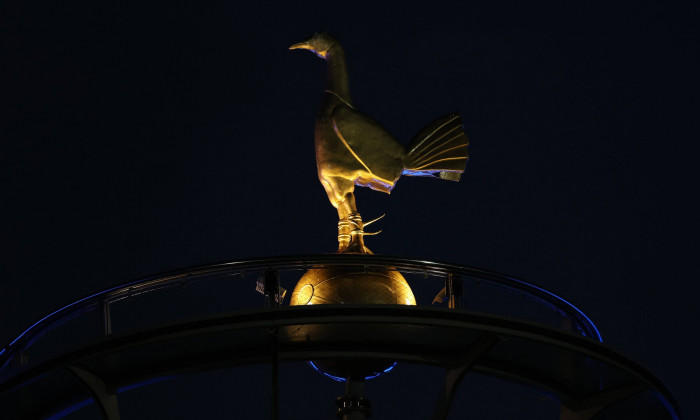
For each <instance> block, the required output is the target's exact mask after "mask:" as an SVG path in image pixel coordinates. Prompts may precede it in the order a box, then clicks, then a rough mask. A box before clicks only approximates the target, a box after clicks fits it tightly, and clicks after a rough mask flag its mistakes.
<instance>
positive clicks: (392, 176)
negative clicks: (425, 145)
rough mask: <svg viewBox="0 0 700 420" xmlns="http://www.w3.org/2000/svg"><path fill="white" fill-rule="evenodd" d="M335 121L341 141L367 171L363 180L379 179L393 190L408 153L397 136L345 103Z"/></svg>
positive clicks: (334, 115)
mask: <svg viewBox="0 0 700 420" xmlns="http://www.w3.org/2000/svg"><path fill="white" fill-rule="evenodd" d="M331 124H332V125H333V131H334V132H335V134H336V136H337V137H338V140H339V141H340V142H342V143H343V144H344V146H345V147H346V149H347V152H348V153H350V154H351V155H352V156H353V157H354V158H355V159H356V160H357V161H358V162H359V163H360V164H361V165H362V167H363V168H364V169H365V170H366V172H367V173H366V174H363V177H362V178H363V179H362V180H359V182H360V183H363V184H364V183H367V181H370V180H375V181H377V182H380V183H381V184H384V185H385V187H386V186H388V187H389V190H390V189H391V187H393V184H394V183H395V182H396V180H397V179H398V178H399V176H401V172H402V171H403V157H404V154H405V149H404V147H403V146H402V145H401V144H400V143H399V142H398V141H397V140H396V138H394V136H393V135H391V133H389V132H388V131H387V130H386V129H385V128H384V127H382V126H381V125H380V124H379V123H378V122H376V121H375V120H374V119H372V118H371V117H369V116H367V115H366V114H364V113H362V112H361V111H358V110H357V109H354V108H351V107H349V106H347V105H345V104H341V105H338V106H336V107H335V108H334V109H333V113H332V116H331ZM387 184H388V185H387ZM368 186H370V187H372V185H371V184H370V185H368ZM380 189H382V190H384V189H385V188H380Z"/></svg>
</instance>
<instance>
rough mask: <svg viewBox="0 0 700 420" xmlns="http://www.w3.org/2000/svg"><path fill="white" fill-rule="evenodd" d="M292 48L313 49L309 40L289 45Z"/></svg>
mask: <svg viewBox="0 0 700 420" xmlns="http://www.w3.org/2000/svg"><path fill="white" fill-rule="evenodd" d="M289 49H290V50H312V51H313V48H311V44H309V43H308V42H297V43H296V44H293V45H292V46H290V47H289Z"/></svg>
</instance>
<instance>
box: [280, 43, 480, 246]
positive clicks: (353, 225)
mask: <svg viewBox="0 0 700 420" xmlns="http://www.w3.org/2000/svg"><path fill="white" fill-rule="evenodd" d="M290 49H305V50H309V51H312V52H314V53H315V54H316V55H317V56H319V57H321V58H323V59H325V60H326V61H327V62H328V77H327V83H326V90H325V93H324V95H323V101H322V104H321V109H320V111H319V113H318V116H317V119H316V127H315V133H314V139H315V144H316V165H317V169H318V177H319V179H320V181H321V184H322V185H323V187H324V189H325V190H326V193H327V194H328V199H329V200H330V202H331V204H332V205H333V207H335V208H336V209H337V210H338V218H339V223H338V252H340V253H365V254H369V253H371V251H370V250H369V249H368V248H367V247H366V246H365V244H364V235H365V232H364V225H363V222H362V217H361V216H360V214H359V213H358V211H357V206H356V204H355V196H354V190H355V185H358V186H362V187H369V188H372V189H373V190H377V191H382V192H385V193H387V194H388V193H390V192H391V190H392V189H393V188H394V185H395V184H396V181H397V180H398V179H399V177H400V176H401V175H402V174H403V175H410V176H434V177H437V178H440V179H447V180H452V181H458V180H459V178H460V175H461V174H462V173H463V172H464V168H465V165H466V161H467V159H468V151H467V145H468V144H469V142H468V140H467V136H466V135H465V134H464V130H463V128H462V121H461V118H460V116H459V114H457V113H455V114H450V115H447V116H445V117H442V118H440V119H438V120H436V121H434V122H432V123H430V124H428V126H426V127H425V128H424V129H423V130H421V131H420V132H419V133H418V135H416V136H415V137H414V139H413V140H412V141H411V142H410V143H409V145H408V147H404V146H403V145H402V144H401V143H399V142H398V141H397V140H396V138H394V136H392V135H391V133H389V132H388V131H387V130H386V129H384V128H383V127H382V126H381V125H380V124H379V123H377V122H376V121H374V120H373V119H372V118H371V117H369V116H367V115H365V114H364V113H362V112H361V111H359V110H358V109H356V108H355V107H354V106H353V104H352V98H351V97H350V88H349V85H348V74H347V66H346V62H345V53H344V51H343V48H342V47H341V46H340V43H339V42H338V41H337V40H336V39H335V38H334V37H333V36H332V35H330V34H327V33H317V34H315V35H314V36H312V37H311V38H309V39H307V40H305V41H302V42H299V43H297V44H294V45H292V46H291V47H290Z"/></svg>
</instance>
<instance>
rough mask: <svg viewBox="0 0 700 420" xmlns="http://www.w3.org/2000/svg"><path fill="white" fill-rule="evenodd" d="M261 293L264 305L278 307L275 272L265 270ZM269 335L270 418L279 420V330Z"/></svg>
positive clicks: (271, 331)
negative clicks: (263, 295)
mask: <svg viewBox="0 0 700 420" xmlns="http://www.w3.org/2000/svg"><path fill="white" fill-rule="evenodd" d="M263 281H264V285H263V292H264V294H265V304H266V306H267V307H269V308H276V307H279V306H280V298H279V296H280V278H279V273H278V272H277V270H272V269H270V270H266V271H265V274H264V279H263ZM268 333H269V334H270V352H271V354H272V360H271V365H272V366H271V367H272V378H271V380H272V389H271V399H272V401H271V406H272V407H271V408H272V409H271V417H272V420H278V419H279V416H280V414H279V329H278V328H277V327H272V328H269V329H268Z"/></svg>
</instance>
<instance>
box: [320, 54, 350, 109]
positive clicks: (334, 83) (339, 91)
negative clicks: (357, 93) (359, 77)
mask: <svg viewBox="0 0 700 420" xmlns="http://www.w3.org/2000/svg"><path fill="white" fill-rule="evenodd" d="M326 61H327V62H328V79H327V80H326V90H329V91H331V92H333V93H335V94H336V95H338V96H340V97H341V98H342V99H343V100H344V101H345V102H347V103H348V104H352V98H351V97H350V86H349V85H348V68H347V65H346V63H345V52H344V51H343V49H342V48H341V47H340V45H339V44H335V45H333V46H332V47H331V48H330V50H329V51H328V53H327V55H326Z"/></svg>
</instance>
